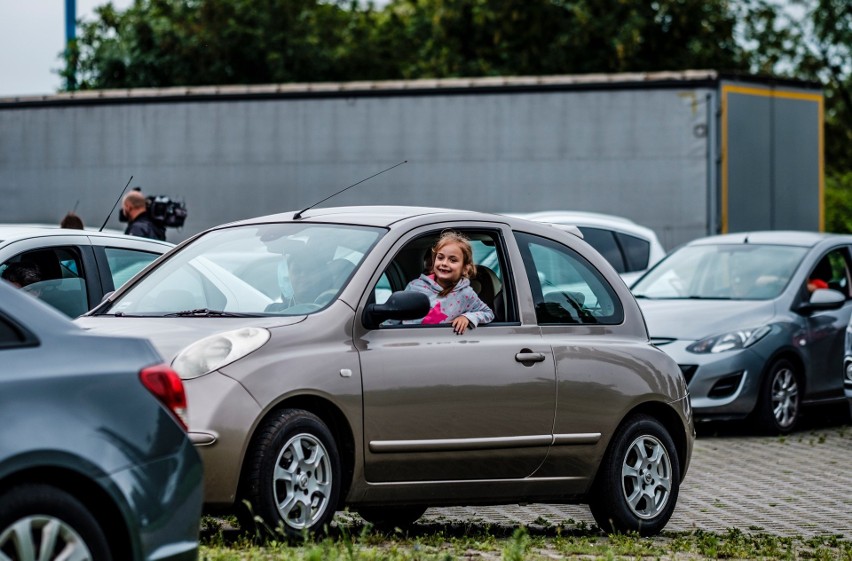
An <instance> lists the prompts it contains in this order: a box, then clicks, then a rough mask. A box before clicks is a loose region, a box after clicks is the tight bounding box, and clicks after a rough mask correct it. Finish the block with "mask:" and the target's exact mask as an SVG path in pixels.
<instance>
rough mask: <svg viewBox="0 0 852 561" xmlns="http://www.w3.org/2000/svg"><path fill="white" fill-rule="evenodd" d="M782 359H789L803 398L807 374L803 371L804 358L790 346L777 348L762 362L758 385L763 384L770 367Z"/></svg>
mask: <svg viewBox="0 0 852 561" xmlns="http://www.w3.org/2000/svg"><path fill="white" fill-rule="evenodd" d="M782 359H786V360H789V361H790V363H791V364H792V365H793V366H794V367H795V371H794V373H795V375H796V381H797V382H798V383H799V388H800V391H801V396H802V398H804V396H805V394H806V393H807V392H808V386H807V384H808V376H807V373H806V372H805V368H806V367H805V360H804V359H803V358H802V356H801V355H800V354H799V353H797V352H796V351H794V350H793V349H790V348H782V349H779V350H778V351H777V352H775V353H773V354H772V356H770V357H769V358H768V359H767V360H766V362H765V363H764V364H763V369H762V370H761V372H760V380H759V386H758V387H762V386H763V383H764V382H765V381H766V377H767V376H768V375H769V371H770V370H772V367H773V366H774V365H775V363H776V362H778V361H779V360H782Z"/></svg>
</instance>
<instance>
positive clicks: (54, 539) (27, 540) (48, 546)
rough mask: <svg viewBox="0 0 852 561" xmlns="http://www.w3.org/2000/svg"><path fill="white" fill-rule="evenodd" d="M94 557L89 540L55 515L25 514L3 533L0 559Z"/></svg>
mask: <svg viewBox="0 0 852 561" xmlns="http://www.w3.org/2000/svg"><path fill="white" fill-rule="evenodd" d="M59 559H63V560H66V559H67V560H69V561H91V560H92V554H91V552H90V551H89V548H88V546H87V545H86V542H85V541H83V538H82V537H80V534H78V533H77V532H76V531H75V530H74V528H72V527H71V526H70V525H68V524H66V523H65V522H63V521H62V520H60V519H58V518H55V517H53V516H44V515H35V516H26V517H24V518H21V519H20V520H18V521H16V522H15V523H14V524H12V525H11V526H9V527H8V528H6V530H5V531H4V532H3V533H2V534H0V560H15V561H36V560H38V561H43V560H44V561H47V560H59Z"/></svg>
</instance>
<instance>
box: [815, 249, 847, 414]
mask: <svg viewBox="0 0 852 561" xmlns="http://www.w3.org/2000/svg"><path fill="white" fill-rule="evenodd" d="M817 271H820V272H819V273H817ZM822 271H825V272H822ZM816 274H820V275H822V276H824V277H825V278H823V279H821V280H823V281H824V282H826V283H827V285H828V288H831V289H833V290H837V291H839V292H842V293H843V295H844V296H845V297H846V302H845V303H844V304H843V306H841V307H840V308H838V309H836V310H827V311H816V312H813V313H811V314H809V315H807V316H806V317H805V323H806V325H807V330H808V348H809V354H810V359H811V365H810V367H809V369H808V383H807V388H808V396H807V399H821V398H832V397H841V396H842V395H843V353H844V344H845V337H846V327H847V326H848V325H849V318H850V316H852V288H850V285H852V282H850V280H852V277H850V255H849V248H848V247H847V246H842V247H835V248H834V249H832V250H830V251H828V252H827V253H826V254H825V255H824V256H822V258H821V259H820V260H819V261H818V262H817V265H816V267H815V268H814V270H813V271H811V273H810V275H809V276H808V278H813V277H814V276H815V275H816ZM804 293H806V289H804Z"/></svg>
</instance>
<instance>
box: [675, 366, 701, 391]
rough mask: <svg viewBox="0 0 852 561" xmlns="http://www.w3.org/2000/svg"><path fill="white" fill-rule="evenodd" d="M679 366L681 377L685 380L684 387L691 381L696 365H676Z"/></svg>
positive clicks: (696, 368)
mask: <svg viewBox="0 0 852 561" xmlns="http://www.w3.org/2000/svg"><path fill="white" fill-rule="evenodd" d="M678 366H680V371H681V372H682V373H683V377H684V378H685V379H686V385H687V386H688V385H689V383H690V382H691V381H692V377H693V376H695V371H696V370H698V365H697V364H678Z"/></svg>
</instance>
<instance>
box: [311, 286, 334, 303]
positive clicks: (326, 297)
mask: <svg viewBox="0 0 852 561" xmlns="http://www.w3.org/2000/svg"><path fill="white" fill-rule="evenodd" d="M336 294H337V289H336V288H329V289H328V290H323V291H322V292H320V293H319V295H318V296H317V297H316V298H314V304H316V305H317V306H320V307H322V306H325V305H326V304H328V303H329V302H331V299H332V298H334V296H335V295H336Z"/></svg>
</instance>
